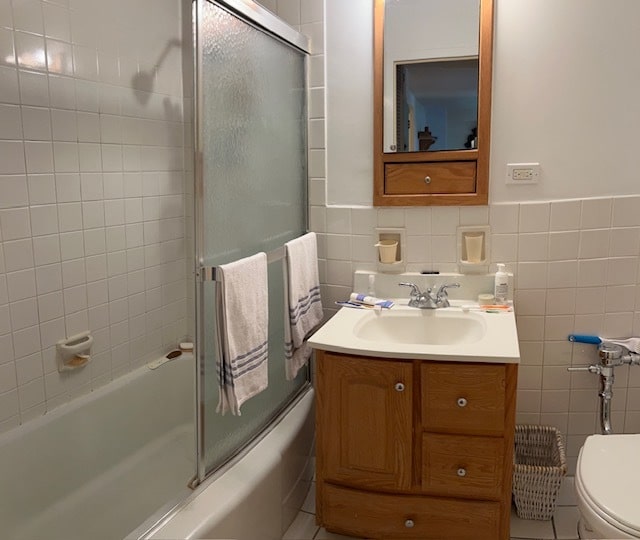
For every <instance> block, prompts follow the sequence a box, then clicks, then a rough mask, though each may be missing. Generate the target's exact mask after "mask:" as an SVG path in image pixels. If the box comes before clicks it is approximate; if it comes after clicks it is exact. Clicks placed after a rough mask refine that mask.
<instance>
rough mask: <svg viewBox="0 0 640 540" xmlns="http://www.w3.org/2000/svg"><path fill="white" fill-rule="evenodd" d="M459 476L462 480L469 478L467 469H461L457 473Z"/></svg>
mask: <svg viewBox="0 0 640 540" xmlns="http://www.w3.org/2000/svg"><path fill="white" fill-rule="evenodd" d="M457 474H458V476H459V477H460V478H462V477H464V476H467V469H464V468H463V467H460V468H459V469H458V471H457Z"/></svg>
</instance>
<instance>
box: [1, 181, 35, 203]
mask: <svg viewBox="0 0 640 540" xmlns="http://www.w3.org/2000/svg"><path fill="white" fill-rule="evenodd" d="M28 204H29V192H28V191H27V177H26V176H23V175H16V176H9V175H7V176H0V209H2V208H11V207H15V206H27V205H28Z"/></svg>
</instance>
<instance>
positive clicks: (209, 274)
mask: <svg viewBox="0 0 640 540" xmlns="http://www.w3.org/2000/svg"><path fill="white" fill-rule="evenodd" d="M282 259H284V245H282V246H280V247H277V248H276V249H273V250H271V251H268V252H267V264H271V263H272V262H276V261H279V260H282ZM217 269H218V267H217V266H201V267H200V269H199V270H198V272H197V275H196V277H197V278H198V279H199V280H200V281H220V276H219V274H218V272H217Z"/></svg>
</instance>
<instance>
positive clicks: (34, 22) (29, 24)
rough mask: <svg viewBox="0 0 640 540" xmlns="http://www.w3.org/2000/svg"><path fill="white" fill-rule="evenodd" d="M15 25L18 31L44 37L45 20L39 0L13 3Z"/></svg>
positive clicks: (23, 0)
mask: <svg viewBox="0 0 640 540" xmlns="http://www.w3.org/2000/svg"><path fill="white" fill-rule="evenodd" d="M13 25H14V27H15V29H16V30H22V31H23V32H33V33H34V34H40V35H42V34H43V33H44V18H43V16H42V7H41V3H40V2H39V1H38V0H21V1H20V2H13Z"/></svg>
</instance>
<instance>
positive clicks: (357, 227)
mask: <svg viewBox="0 0 640 540" xmlns="http://www.w3.org/2000/svg"><path fill="white" fill-rule="evenodd" d="M325 215H326V214H325ZM376 225H377V212H376V209H375V208H351V229H352V233H353V234H362V235H373V234H374V232H375V228H376Z"/></svg>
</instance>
